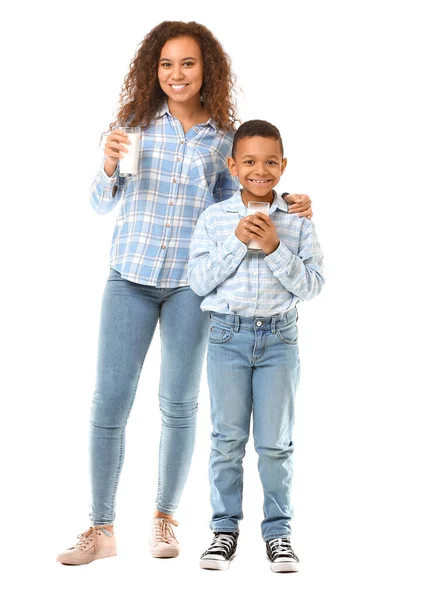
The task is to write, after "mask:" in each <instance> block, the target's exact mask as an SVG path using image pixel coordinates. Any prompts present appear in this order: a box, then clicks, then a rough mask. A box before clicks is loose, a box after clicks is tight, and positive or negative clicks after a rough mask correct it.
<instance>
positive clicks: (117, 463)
mask: <svg viewBox="0 0 421 600" xmlns="http://www.w3.org/2000/svg"><path fill="white" fill-rule="evenodd" d="M160 301H161V291H160V290H159V289H157V288H154V287H150V286H144V285H138V284H136V283H132V282H130V281H127V280H125V279H122V278H121V276H120V274H119V273H117V272H116V271H111V273H110V277H109V279H108V281H107V285H106V287H105V291H104V296H103V301H102V311H101V324H100V334H99V347H98V363H97V379H96V387H95V393H94V398H93V402H92V408H91V436H90V457H91V484H92V504H91V511H90V517H91V521H92V524H93V525H102V524H107V523H113V521H114V518H115V497H116V492H117V486H118V481H119V477H120V473H121V468H122V465H123V459H124V441H125V440H124V436H125V427H126V423H127V420H128V417H129V414H130V410H131V407H132V404H133V399H134V397H135V394H136V388H137V382H138V379H139V375H140V372H141V369H142V366H143V361H144V359H145V356H146V353H147V351H148V348H149V345H150V343H151V340H152V337H153V334H154V331H155V327H156V324H157V321H158V317H159V311H160Z"/></svg>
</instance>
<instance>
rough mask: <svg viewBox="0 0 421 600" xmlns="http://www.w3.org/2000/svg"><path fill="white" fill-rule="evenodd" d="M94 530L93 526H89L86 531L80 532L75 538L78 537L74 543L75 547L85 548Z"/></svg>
mask: <svg viewBox="0 0 421 600" xmlns="http://www.w3.org/2000/svg"><path fill="white" fill-rule="evenodd" d="M93 532H94V528H93V527H89V529H88V530H87V531H85V533H80V534H79V535H78V536H77V538H78V540H79V541H78V542H77V543H76V545H75V548H81V549H82V550H83V549H84V548H86V546H87V545H88V544H89V542H90V539H89V538H90V536H91V535H92V533H93Z"/></svg>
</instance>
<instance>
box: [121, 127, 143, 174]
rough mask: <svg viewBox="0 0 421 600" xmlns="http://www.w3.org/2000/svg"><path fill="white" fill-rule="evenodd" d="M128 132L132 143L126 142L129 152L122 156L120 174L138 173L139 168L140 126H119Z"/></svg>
mask: <svg viewBox="0 0 421 600" xmlns="http://www.w3.org/2000/svg"><path fill="white" fill-rule="evenodd" d="M118 129H121V130H122V131H124V132H125V133H127V135H128V138H129V141H130V144H125V146H126V148H127V149H128V152H125V153H124V156H123V158H120V163H119V164H120V175H122V176H123V177H124V176H125V175H136V173H137V172H138V170H139V149H140V127H119V128H118Z"/></svg>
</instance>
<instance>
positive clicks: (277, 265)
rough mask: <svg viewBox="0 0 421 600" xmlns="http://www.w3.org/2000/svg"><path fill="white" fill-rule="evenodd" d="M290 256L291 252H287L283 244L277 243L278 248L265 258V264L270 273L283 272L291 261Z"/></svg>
mask: <svg viewBox="0 0 421 600" xmlns="http://www.w3.org/2000/svg"><path fill="white" fill-rule="evenodd" d="M291 256H293V254H292V252H291V250H289V249H288V248H287V247H286V246H285V244H284V243H283V242H279V246H278V247H277V248H276V250H275V251H274V252H272V254H268V255H267V256H266V257H265V263H266V264H267V266H268V267H269V269H270V270H271V271H278V270H281V271H285V270H286V269H287V267H288V263H289V261H290V260H291Z"/></svg>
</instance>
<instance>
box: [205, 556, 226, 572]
mask: <svg viewBox="0 0 421 600" xmlns="http://www.w3.org/2000/svg"><path fill="white" fill-rule="evenodd" d="M233 558H234V556H232V557H231V559H230V560H212V559H208V560H206V559H203V560H201V561H200V565H199V566H200V568H201V569H209V570H211V571H226V570H227V569H228V567H229V566H230V562H231V561H232V559H233Z"/></svg>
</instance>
